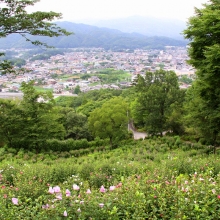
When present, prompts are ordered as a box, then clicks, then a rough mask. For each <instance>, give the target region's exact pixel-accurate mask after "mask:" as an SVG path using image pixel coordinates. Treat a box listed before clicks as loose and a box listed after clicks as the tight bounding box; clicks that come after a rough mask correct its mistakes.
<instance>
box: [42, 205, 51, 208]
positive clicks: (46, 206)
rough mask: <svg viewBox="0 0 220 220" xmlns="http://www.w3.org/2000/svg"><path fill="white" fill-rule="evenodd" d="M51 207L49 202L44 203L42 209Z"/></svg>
mask: <svg viewBox="0 0 220 220" xmlns="http://www.w3.org/2000/svg"><path fill="white" fill-rule="evenodd" d="M49 208H50V206H49V205H48V204H46V205H42V209H49Z"/></svg>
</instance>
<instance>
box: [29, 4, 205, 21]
mask: <svg viewBox="0 0 220 220" xmlns="http://www.w3.org/2000/svg"><path fill="white" fill-rule="evenodd" d="M203 3H208V0H61V1H59V0H41V1H40V2H39V3H36V5H35V6H34V8H33V7H32V9H31V11H33V10H34V11H36V10H41V11H55V12H61V13H62V14H63V20H65V21H73V22H74V21H75V22H77V21H83V20H87V19H98V20H101V19H112V18H123V17H129V16H132V15H141V16H154V17H166V18H176V19H180V20H184V21H186V20H187V18H189V17H190V16H192V15H193V13H194V7H198V8H201V6H202V4H203Z"/></svg>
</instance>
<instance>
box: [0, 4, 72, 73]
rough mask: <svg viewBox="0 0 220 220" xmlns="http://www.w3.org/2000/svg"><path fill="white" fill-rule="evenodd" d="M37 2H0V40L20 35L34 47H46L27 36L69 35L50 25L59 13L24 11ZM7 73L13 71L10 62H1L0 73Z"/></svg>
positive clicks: (63, 30) (54, 25)
mask: <svg viewBox="0 0 220 220" xmlns="http://www.w3.org/2000/svg"><path fill="white" fill-rule="evenodd" d="M38 1H39V0H0V38H1V37H7V36H8V35H10V34H20V35H22V36H23V37H24V38H25V39H26V40H27V41H30V42H31V43H32V44H34V45H40V46H46V47H48V45H47V44H45V43H43V42H40V41H38V40H36V41H31V40H30V39H29V38H28V35H33V36H48V37H54V36H55V37H57V36H61V35H70V34H71V33H70V32H67V31H66V30H65V29H62V28H60V27H58V26H57V25H56V24H53V23H51V21H52V20H54V19H59V18H61V14H60V13H56V12H40V11H37V12H33V13H28V12H27V11H26V7H27V6H33V5H34V4H35V3H36V2H38ZM0 55H4V53H0ZM7 71H9V72H11V71H13V67H12V66H11V64H10V62H8V61H3V62H1V63H0V72H2V73H5V72H7Z"/></svg>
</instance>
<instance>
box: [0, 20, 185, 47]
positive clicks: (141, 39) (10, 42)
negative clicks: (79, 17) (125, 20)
mask: <svg viewBox="0 0 220 220" xmlns="http://www.w3.org/2000/svg"><path fill="white" fill-rule="evenodd" d="M57 24H58V25H59V26H60V27H62V28H64V29H66V30H68V31H69V32H74V35H71V36H61V37H57V38H49V37H30V36H28V37H30V39H31V40H36V39H37V40H40V41H42V42H46V43H47V44H48V45H52V46H55V47H57V48H77V47H102V48H105V49H114V50H117V49H137V48H145V49H162V48H164V46H167V45H171V46H185V45H186V44H187V42H186V41H181V40H175V39H172V38H168V37H163V36H155V37H147V36H144V35H141V34H137V33H130V34H129V33H123V32H121V31H118V30H114V29H108V28H98V27H95V26H91V25H85V24H76V23H71V22H58V23H57ZM33 47H34V45H32V44H31V43H30V42H26V40H25V39H24V38H22V36H20V35H13V34H12V35H10V36H8V37H7V38H3V39H0V48H1V49H6V48H33Z"/></svg>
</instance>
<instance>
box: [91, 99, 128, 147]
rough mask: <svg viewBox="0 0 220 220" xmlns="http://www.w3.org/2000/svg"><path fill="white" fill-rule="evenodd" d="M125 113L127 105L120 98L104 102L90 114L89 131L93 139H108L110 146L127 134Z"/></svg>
mask: <svg viewBox="0 0 220 220" xmlns="http://www.w3.org/2000/svg"><path fill="white" fill-rule="evenodd" d="M127 111H128V105H127V103H126V102H125V101H124V99H123V98H122V97H114V98H112V99H110V100H108V101H106V102H105V103H104V104H103V105H102V107H100V108H96V109H95V110H94V111H92V112H91V113H90V116H89V119H88V122H89V129H90V131H91V132H92V134H93V135H94V136H95V137H100V138H109V140H110V144H111V145H113V144H116V143H117V141H118V140H120V139H121V138H123V137H125V135H126V134H127V126H128V125H127V123H128V118H127Z"/></svg>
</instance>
